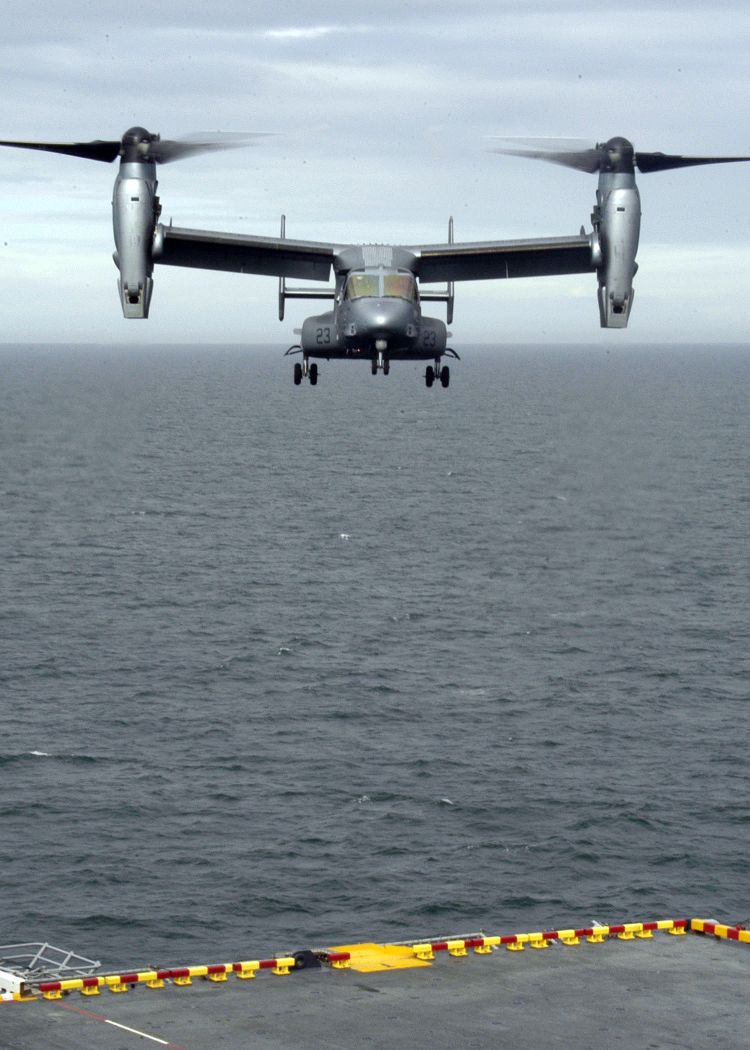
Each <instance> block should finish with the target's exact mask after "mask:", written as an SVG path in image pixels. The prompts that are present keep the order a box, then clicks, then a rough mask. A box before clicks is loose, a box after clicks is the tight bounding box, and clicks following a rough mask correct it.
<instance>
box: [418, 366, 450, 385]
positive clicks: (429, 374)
mask: <svg viewBox="0 0 750 1050" xmlns="http://www.w3.org/2000/svg"><path fill="white" fill-rule="evenodd" d="M436 379H439V380H440V383H441V385H442V386H448V385H449V384H450V381H451V370H450V368H448V366H447V365H443V367H442V368H441V367H440V362H439V361H436V362H435V367H434V368H433V367H432V365H428V366H427V368H426V369H425V373H424V381H425V386H428V387H430V386H432V384H433V383H434V382H435V380H436Z"/></svg>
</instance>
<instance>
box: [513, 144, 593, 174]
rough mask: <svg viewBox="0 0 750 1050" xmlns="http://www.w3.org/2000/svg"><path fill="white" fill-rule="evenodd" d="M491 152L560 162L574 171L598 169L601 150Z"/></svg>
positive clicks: (553, 162)
mask: <svg viewBox="0 0 750 1050" xmlns="http://www.w3.org/2000/svg"><path fill="white" fill-rule="evenodd" d="M492 152H493V153H504V154H506V155H507V156H510V157H528V158H530V159H531V160H546V161H548V162H549V163H550V164H562V166H563V167H565V168H575V169H576V171H587V172H595V171H598V170H599V165H600V162H601V151H600V150H598V149H591V148H589V149H578V150H575V149H562V150H560V149H510V148H507V149H494V150H493V151H492Z"/></svg>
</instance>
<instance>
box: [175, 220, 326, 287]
mask: <svg viewBox="0 0 750 1050" xmlns="http://www.w3.org/2000/svg"><path fill="white" fill-rule="evenodd" d="M160 230H161V234H162V237H163V241H162V246H161V250H160V252H157V253H155V261H156V262H158V263H163V264H164V265H166V266H190V267H195V268H197V269H200V270H228V271H230V272H233V273H254V274H265V275H268V276H270V277H301V278H303V279H305V280H310V281H327V280H328V277H329V275H330V273H331V266H332V264H333V261H334V259H335V257H336V252H337V251H338V250H339V249H338V246H337V245H335V244H326V243H324V242H320V241H293V240H289V239H288V238H286V237H253V236H249V235H245V234H241V233H216V232H212V231H210V230H184V229H178V228H177V227H173V226H162V227H161V228H160Z"/></svg>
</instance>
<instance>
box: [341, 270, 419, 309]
mask: <svg viewBox="0 0 750 1050" xmlns="http://www.w3.org/2000/svg"><path fill="white" fill-rule="evenodd" d="M346 298H347V299H363V298H367V299H381V298H382V299H408V300H409V301H410V302H413V301H414V300H415V299H416V298H417V282H416V281H415V279H414V276H413V274H410V273H386V274H384V275H383V276H381V275H380V274H377V273H353V274H350V275H349V280H348V281H347V283H346Z"/></svg>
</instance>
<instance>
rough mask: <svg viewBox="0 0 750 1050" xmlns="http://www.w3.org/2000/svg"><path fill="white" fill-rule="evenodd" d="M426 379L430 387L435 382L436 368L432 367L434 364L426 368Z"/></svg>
mask: <svg viewBox="0 0 750 1050" xmlns="http://www.w3.org/2000/svg"><path fill="white" fill-rule="evenodd" d="M424 381H425V384H426V386H428V387H429V386H432V384H433V383H434V382H435V369H434V368H433V367H432V365H428V366H427V368H426V369H425V373H424Z"/></svg>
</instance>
